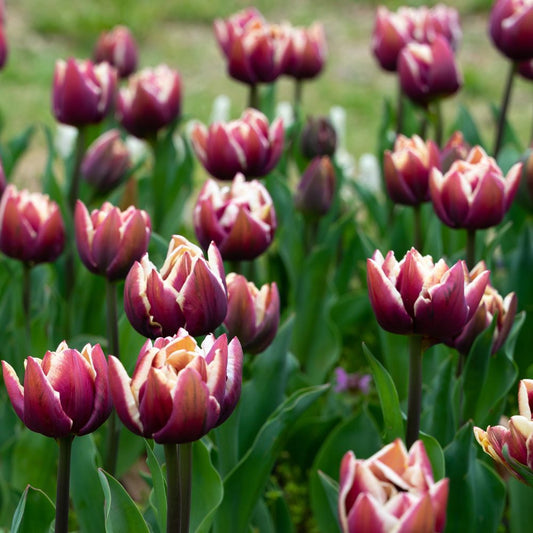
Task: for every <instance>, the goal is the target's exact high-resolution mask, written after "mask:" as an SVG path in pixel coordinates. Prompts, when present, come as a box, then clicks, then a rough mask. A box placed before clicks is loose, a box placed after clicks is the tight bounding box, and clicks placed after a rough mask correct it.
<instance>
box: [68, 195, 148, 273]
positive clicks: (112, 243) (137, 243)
mask: <svg viewBox="0 0 533 533" xmlns="http://www.w3.org/2000/svg"><path fill="white" fill-rule="evenodd" d="M74 231H75V235H76V246H77V248H78V252H79V254H80V258H81V260H82V262H83V264H84V265H85V266H86V267H87V268H88V269H89V270H90V271H91V272H93V273H94V274H99V275H101V276H105V277H106V278H107V279H109V280H110V281H114V280H117V279H124V278H125V277H126V275H127V274H128V272H129V270H130V268H131V267H132V266H133V263H134V262H135V261H139V260H140V259H141V258H142V256H143V255H144V254H145V253H146V250H147V249H148V242H149V240H150V232H151V226H150V217H149V216H148V213H146V212H145V211H142V210H140V209H135V207H133V206H130V207H128V208H127V209H126V210H125V211H121V210H120V209H119V208H118V207H114V206H113V205H112V204H110V203H109V202H105V203H104V205H103V206H102V208H101V209H95V210H94V211H93V212H92V213H91V214H90V215H89V212H88V211H87V208H86V207H85V205H84V204H83V202H81V201H80V200H78V202H77V203H76V209H75V212H74Z"/></svg>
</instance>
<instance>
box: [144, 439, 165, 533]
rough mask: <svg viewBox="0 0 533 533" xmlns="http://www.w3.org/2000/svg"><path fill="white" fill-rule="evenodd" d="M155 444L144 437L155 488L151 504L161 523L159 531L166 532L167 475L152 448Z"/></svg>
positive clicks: (158, 521) (147, 460)
mask: <svg viewBox="0 0 533 533" xmlns="http://www.w3.org/2000/svg"><path fill="white" fill-rule="evenodd" d="M153 445H154V444H153V443H151V442H150V441H149V440H147V439H144V447H145V449H146V464H147V465H148V468H149V469H150V474H151V475H152V486H153V489H152V494H151V497H150V504H151V505H152V507H153V509H154V514H155V517H156V519H157V523H158V525H159V531H161V533H164V532H165V531H166V530H167V493H166V489H165V476H164V474H163V471H162V470H161V465H160V464H159V461H158V460H157V457H156V456H155V454H154V451H153V449H152V447H153Z"/></svg>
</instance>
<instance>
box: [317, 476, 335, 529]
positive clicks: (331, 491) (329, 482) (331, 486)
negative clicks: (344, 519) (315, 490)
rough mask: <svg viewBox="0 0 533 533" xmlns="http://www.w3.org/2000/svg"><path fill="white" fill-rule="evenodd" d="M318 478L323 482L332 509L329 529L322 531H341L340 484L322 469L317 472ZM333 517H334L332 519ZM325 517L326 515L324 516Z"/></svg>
mask: <svg viewBox="0 0 533 533" xmlns="http://www.w3.org/2000/svg"><path fill="white" fill-rule="evenodd" d="M317 475H318V479H319V480H320V483H321V484H322V488H323V489H324V492H325V493H326V501H327V505H328V507H329V511H330V518H329V527H328V529H327V530H325V529H320V531H330V530H331V531H334V532H338V531H340V525H339V521H338V520H339V519H338V511H337V506H338V500H339V484H338V483H337V482H336V481H335V480H334V479H332V478H330V477H329V476H328V475H327V474H324V472H322V471H321V470H319V471H318V472H317ZM332 517H333V519H332ZM324 518H325V517H324Z"/></svg>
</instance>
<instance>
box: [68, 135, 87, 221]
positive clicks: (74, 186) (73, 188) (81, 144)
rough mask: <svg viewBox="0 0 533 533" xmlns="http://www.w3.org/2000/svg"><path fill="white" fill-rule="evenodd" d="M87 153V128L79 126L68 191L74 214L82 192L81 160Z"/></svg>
mask: <svg viewBox="0 0 533 533" xmlns="http://www.w3.org/2000/svg"><path fill="white" fill-rule="evenodd" d="M84 153H85V128H84V127H81V126H80V127H79V128H78V136H77V138H76V152H75V154H74V166H73V167H72V175H71V177H70V188H69V191H68V205H69V208H70V213H71V215H72V216H74V209H75V207H76V200H77V199H78V197H79V192H80V177H81V162H82V160H83V154H84Z"/></svg>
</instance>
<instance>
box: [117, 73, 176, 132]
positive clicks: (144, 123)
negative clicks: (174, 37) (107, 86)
mask: <svg viewBox="0 0 533 533" xmlns="http://www.w3.org/2000/svg"><path fill="white" fill-rule="evenodd" d="M180 112H181V78H180V75H179V73H178V71H176V70H172V69H171V68H169V67H167V66H166V65H159V66H158V67H155V68H154V69H149V68H147V69H144V70H141V71H139V72H137V73H136V74H133V75H132V76H130V77H129V79H128V85H127V87H123V88H122V89H120V91H119V93H118V99H117V118H118V120H119V122H120V123H121V124H122V126H123V127H124V128H125V129H126V131H128V132H129V133H131V134H132V135H135V136H136V137H139V138H141V139H146V138H148V137H152V136H154V135H156V134H157V132H158V131H159V130H160V129H161V128H164V127H166V126H168V125H170V123H171V122H173V121H174V120H176V119H177V118H178V117H179V116H180Z"/></svg>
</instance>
